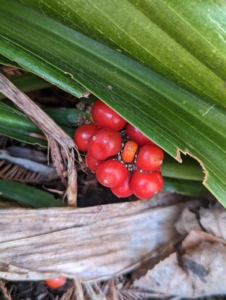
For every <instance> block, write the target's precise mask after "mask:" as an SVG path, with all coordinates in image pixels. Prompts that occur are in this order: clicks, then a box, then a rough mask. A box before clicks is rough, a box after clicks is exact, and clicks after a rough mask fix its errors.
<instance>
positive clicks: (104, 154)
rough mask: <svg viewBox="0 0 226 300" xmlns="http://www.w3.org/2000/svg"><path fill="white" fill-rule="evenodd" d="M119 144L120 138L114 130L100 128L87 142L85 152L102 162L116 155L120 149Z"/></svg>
mask: <svg viewBox="0 0 226 300" xmlns="http://www.w3.org/2000/svg"><path fill="white" fill-rule="evenodd" d="M121 143H122V137H121V135H120V134H119V133H118V132H117V131H116V130H113V129H110V128H102V129H100V130H98V131H97V132H96V133H95V134H94V135H93V136H92V137H91V139H90V140H89V142H88V146H87V151H88V152H89V154H90V155H91V156H92V157H93V158H95V159H97V160H104V159H106V158H108V157H111V156H114V155H116V154H117V153H118V152H119V150H120V148H121Z"/></svg>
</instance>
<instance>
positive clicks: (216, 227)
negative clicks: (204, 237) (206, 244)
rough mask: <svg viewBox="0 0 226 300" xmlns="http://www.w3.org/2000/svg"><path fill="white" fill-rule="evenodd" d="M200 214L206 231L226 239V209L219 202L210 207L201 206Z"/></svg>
mask: <svg viewBox="0 0 226 300" xmlns="http://www.w3.org/2000/svg"><path fill="white" fill-rule="evenodd" d="M199 216H200V223H201V224H202V226H203V227H204V228H205V230H206V231H208V232H209V233H211V234H212V235H214V236H216V237H219V238H222V239H224V240H226V231H225V228H226V210H225V208H224V207H223V206H222V205H221V204H220V203H219V202H216V204H215V205H214V206H212V207H210V208H200V210H199Z"/></svg>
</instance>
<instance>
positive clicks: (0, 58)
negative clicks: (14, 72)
mask: <svg viewBox="0 0 226 300" xmlns="http://www.w3.org/2000/svg"><path fill="white" fill-rule="evenodd" d="M0 64H1V65H4V66H11V67H15V68H19V65H18V64H17V63H15V62H14V61H12V60H10V59H8V58H6V57H4V56H3V55H0Z"/></svg>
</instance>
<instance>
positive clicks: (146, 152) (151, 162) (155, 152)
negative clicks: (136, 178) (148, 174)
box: [135, 144, 164, 171]
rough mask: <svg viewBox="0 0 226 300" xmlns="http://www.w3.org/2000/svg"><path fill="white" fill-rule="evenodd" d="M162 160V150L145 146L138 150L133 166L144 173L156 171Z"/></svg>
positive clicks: (154, 146)
mask: <svg viewBox="0 0 226 300" xmlns="http://www.w3.org/2000/svg"><path fill="white" fill-rule="evenodd" d="M163 159H164V153H163V150H162V149H161V148H160V147H158V146H157V145H155V144H147V145H144V146H143V147H141V148H140V150H139V152H138V154H137V161H136V163H135V165H136V166H137V167H138V168H139V169H141V170H144V171H154V170H158V168H159V167H160V166H161V164H162V161H163Z"/></svg>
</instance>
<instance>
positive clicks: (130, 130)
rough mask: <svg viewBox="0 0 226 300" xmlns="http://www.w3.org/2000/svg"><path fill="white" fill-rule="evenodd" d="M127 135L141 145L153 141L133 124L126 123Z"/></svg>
mask: <svg viewBox="0 0 226 300" xmlns="http://www.w3.org/2000/svg"><path fill="white" fill-rule="evenodd" d="M126 135H128V137H129V138H130V139H131V140H133V141H134V142H136V143H137V144H138V145H139V146H143V145H146V144H148V143H149V144H150V143H153V142H152V141H151V140H150V139H149V138H147V137H146V136H145V135H143V133H141V132H140V131H139V130H138V129H137V128H136V127H134V126H133V125H131V124H129V123H128V124H127V125H126Z"/></svg>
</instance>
